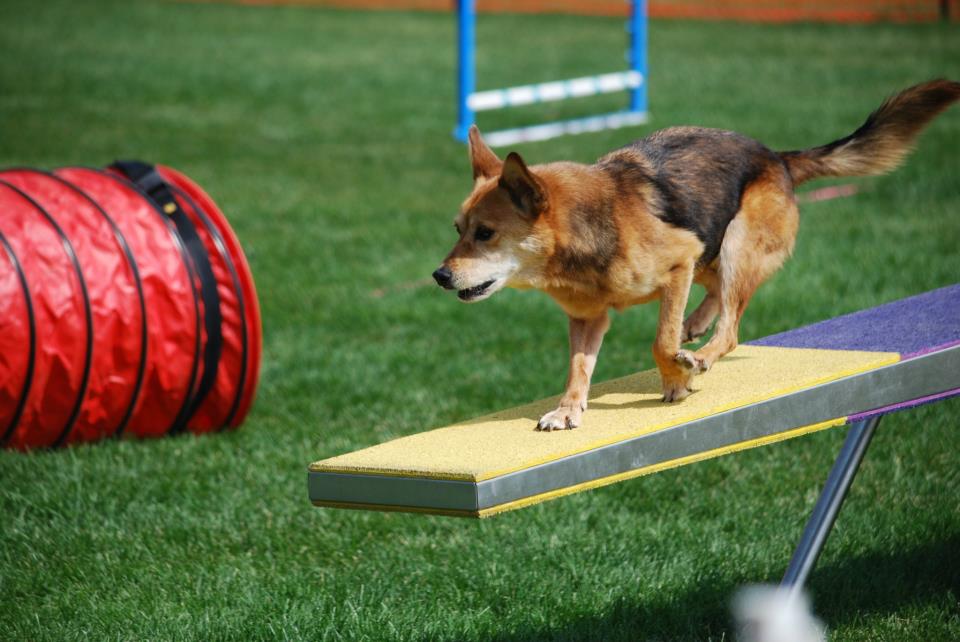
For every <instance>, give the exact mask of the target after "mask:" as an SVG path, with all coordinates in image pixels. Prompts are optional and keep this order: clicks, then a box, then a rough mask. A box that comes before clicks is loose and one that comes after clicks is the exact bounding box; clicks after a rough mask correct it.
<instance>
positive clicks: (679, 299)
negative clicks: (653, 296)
mask: <svg viewBox="0 0 960 642" xmlns="http://www.w3.org/2000/svg"><path fill="white" fill-rule="evenodd" d="M692 283H693V262H692V261H691V262H690V263H687V264H680V265H675V266H674V267H673V268H672V269H671V270H670V273H669V275H668V280H667V283H665V284H664V285H663V286H662V287H661V289H660V320H659V323H658V324H657V337H656V339H654V342H653V360H654V361H655V362H656V364H657V368H658V369H659V370H660V378H661V380H662V383H663V400H664V401H667V402H672V401H680V400H681V399H685V398H686V397H687V396H689V395H690V392H691V390H690V383H691V381H692V380H693V376H694V375H695V374H696V372H691V371H690V370H689V369H688V368H686V367H685V366H684V364H683V362H682V361H681V360H680V355H681V354H682V353H684V352H686V351H685V350H680V339H681V333H682V332H683V310H684V308H685V307H686V306H687V298H688V297H689V296H690V286H691V284H692Z"/></svg>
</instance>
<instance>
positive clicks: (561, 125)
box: [483, 111, 649, 147]
mask: <svg viewBox="0 0 960 642" xmlns="http://www.w3.org/2000/svg"><path fill="white" fill-rule="evenodd" d="M648 120H649V116H648V115H647V113H646V112H636V111H621V112H614V113H612V114H604V115H602V116H590V117H587V118H576V119H574V120H563V121H559V122H555V123H545V124H543V125H531V126H528V127H518V128H516V129H502V130H499V131H494V132H487V133H485V134H484V135H483V138H484V140H485V141H486V142H487V144H488V145H490V146H491V147H505V146H507V145H515V144H517V143H530V142H533V141H539V140H547V139H549V138H556V137H558V136H565V135H567V134H585V133H587V132H599V131H603V130H606V129H618V128H620V127H631V126H633V125H642V124H644V123H646V122H647V121H648Z"/></svg>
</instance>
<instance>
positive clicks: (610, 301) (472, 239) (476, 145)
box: [434, 80, 960, 430]
mask: <svg viewBox="0 0 960 642" xmlns="http://www.w3.org/2000/svg"><path fill="white" fill-rule="evenodd" d="M958 98H960V83H955V82H950V81H945V80H938V81H931V82H929V83H924V84H921V85H917V86H915V87H911V88H909V89H907V90H905V91H903V92H901V93H900V94H898V95H897V96H895V97H893V98H891V99H890V100H888V101H887V102H885V103H884V104H883V105H882V106H881V107H880V108H879V109H878V110H877V111H876V112H874V113H873V114H872V115H871V116H870V118H869V119H868V120H867V122H866V123H864V125H863V126H862V127H861V128H860V129H858V130H857V131H856V132H854V133H853V134H851V135H850V136H848V137H846V138H844V139H840V140H838V141H835V142H834V143H831V144H829V145H825V146H822V147H817V148H813V149H810V150H805V151H798V152H783V153H776V152H772V151H770V150H769V149H767V148H766V147H764V146H762V145H761V144H759V143H757V142H756V141H752V140H750V139H748V138H746V137H743V136H740V135H738V134H734V133H732V132H722V131H718V130H709V129H701V128H693V127H681V128H671V129H667V130H663V131H661V132H657V133H655V134H652V135H651V136H650V137H648V138H646V139H643V140H641V141H637V142H635V143H633V144H632V145H629V146H627V147H625V148H623V149H620V150H617V151H614V152H612V153H610V154H608V155H607V156H605V157H603V158H601V159H600V160H599V161H598V162H597V163H596V164H594V165H582V164H578V163H570V162H558V163H549V164H544V165H535V166H533V167H527V165H526V164H525V163H524V161H523V159H521V158H520V156H519V155H517V154H516V153H511V154H509V155H508V156H507V158H506V160H504V161H501V160H500V159H499V158H498V157H497V156H496V155H495V154H494V152H493V151H492V150H491V149H490V148H489V147H488V146H487V145H486V144H485V143H484V141H483V139H482V137H481V135H480V132H479V130H477V128H476V127H474V128H472V129H471V131H470V158H471V163H472V166H473V177H474V187H473V190H472V192H471V193H470V195H469V196H468V197H467V199H466V200H465V201H464V202H463V204H462V206H461V208H460V214H459V215H458V216H457V217H456V221H455V224H456V227H457V230H458V232H459V234H460V238H459V240H458V242H457V243H456V245H455V246H454V248H453V250H452V251H451V252H450V254H449V255H448V256H447V257H446V259H445V260H444V262H443V264H442V265H441V268H440V269H439V270H438V271H437V272H435V273H434V276H435V278H436V279H437V280H438V282H439V283H440V284H441V285H443V286H444V287H447V288H450V289H456V290H460V298H461V299H464V300H468V301H474V300H480V299H483V298H487V297H488V296H490V295H492V294H493V293H494V292H496V291H497V290H499V289H500V288H502V287H514V288H536V289H539V290H542V291H544V292H546V293H547V294H549V295H550V296H551V297H552V298H553V299H554V300H555V301H556V302H557V303H558V304H559V305H560V307H561V308H562V309H563V310H564V312H566V314H567V316H568V317H569V326H570V370H569V374H568V376H567V384H566V391H565V393H564V395H563V396H562V398H561V401H560V404H559V406H558V407H557V409H556V410H554V411H552V412H550V413H547V414H546V415H544V416H543V417H542V418H541V419H540V422H539V424H538V428H539V429H543V430H554V429H564V428H574V427H576V426H578V425H579V424H580V422H581V417H582V414H583V412H584V411H585V410H586V407H587V393H588V390H589V386H590V379H591V376H592V374H593V369H594V366H595V365H596V362H597V355H598V353H599V351H600V345H601V343H602V341H603V336H604V333H605V332H606V331H607V328H609V325H610V321H609V316H608V314H609V311H610V309H615V310H622V309H624V308H627V307H630V306H632V305H636V304H639V303H646V302H649V301H653V300H654V299H659V300H660V319H659V325H658V329H657V335H656V338H655V339H654V343H653V357H654V360H655V362H656V364H657V367H658V369H659V370H660V374H661V377H662V381H663V399H664V401H667V402H674V401H680V400H682V399H684V398H685V397H687V396H688V395H689V394H690V392H691V384H692V381H693V378H694V376H695V375H697V374H699V373H702V372H705V371H706V370H708V369H709V368H710V367H711V366H712V365H713V364H714V363H715V362H716V361H717V360H718V359H720V358H721V357H723V356H724V355H725V354H727V353H728V352H730V351H731V350H733V348H735V347H736V345H737V334H738V328H739V324H740V318H741V316H742V315H743V312H744V310H745V308H746V307H747V304H748V303H749V301H750V298H751V297H752V296H753V293H754V292H755V291H756V289H757V288H758V287H759V286H760V284H761V283H763V281H765V280H766V279H767V278H768V277H769V276H770V275H772V274H773V273H774V272H776V270H777V269H779V267H780V266H781V265H782V264H783V262H784V261H785V260H786V259H787V257H788V256H789V255H790V253H791V251H792V250H793V244H794V240H795V239H796V235H797V228H798V225H799V212H798V209H797V203H796V198H795V196H794V188H795V187H796V186H797V185H799V184H800V183H802V182H804V181H807V180H810V179H813V178H817V177H820V176H840V175H868V174H877V173H881V172H884V171H888V170H890V169H892V168H893V167H895V166H896V165H897V163H899V162H900V160H901V159H902V158H903V157H904V155H905V154H906V153H907V151H908V150H909V148H910V145H911V144H912V142H913V140H914V138H915V137H916V135H917V134H918V133H919V131H920V130H921V129H922V127H923V126H924V125H925V124H926V123H927V122H929V120H930V119H932V118H933V117H934V116H935V115H936V114H937V113H939V112H940V111H942V110H943V109H946V107H948V106H949V105H950V104H951V103H952V102H953V101H955V100H957V99H958ZM488 237H489V238H488ZM692 283H699V284H701V285H702V286H703V287H704V288H705V289H706V296H705V298H704V300H703V302H702V303H701V304H700V306H699V307H698V308H697V309H696V310H695V311H694V312H693V313H692V314H691V315H690V317H689V318H687V319H686V320H684V319H683V312H684V309H685V307H686V304H687V297H688V295H689V291H690V287H691V284H692ZM715 319H716V320H717V324H716V330H715V331H714V334H713V336H712V337H711V339H710V340H709V341H708V342H707V343H706V344H705V345H704V346H703V347H701V348H700V349H699V350H697V351H695V352H691V351H689V350H684V349H682V348H681V344H682V343H685V342H689V341H692V340H695V339H697V338H699V337H702V336H704V335H705V334H706V333H707V331H708V330H709V328H710V326H711V325H712V324H713V322H714V320H715Z"/></svg>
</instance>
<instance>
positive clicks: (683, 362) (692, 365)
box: [673, 350, 709, 374]
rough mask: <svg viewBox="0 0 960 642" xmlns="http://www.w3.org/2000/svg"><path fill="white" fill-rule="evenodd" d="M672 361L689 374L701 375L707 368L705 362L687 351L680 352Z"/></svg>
mask: <svg viewBox="0 0 960 642" xmlns="http://www.w3.org/2000/svg"><path fill="white" fill-rule="evenodd" d="M673 360H674V361H676V362H677V364H678V365H679V366H680V367H681V368H683V369H684V370H686V371H687V372H689V373H690V374H702V373H704V372H706V371H707V369H708V368H709V366H708V365H707V362H706V361H704V360H703V359H701V358H700V357H698V356H697V355H696V354H694V353H693V352H690V351H689V350H681V351H680V352H678V353H677V355H676V356H675V357H674V358H673Z"/></svg>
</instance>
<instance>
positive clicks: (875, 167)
mask: <svg viewBox="0 0 960 642" xmlns="http://www.w3.org/2000/svg"><path fill="white" fill-rule="evenodd" d="M958 99H960V83H958V82H954V81H952V80H945V79H938V80H931V81H929V82H925V83H920V84H919V85H914V86H913V87H910V88H908V89H904V90H903V91H901V92H900V93H899V94H897V95H895V96H891V97H890V98H888V99H887V100H886V101H884V103H883V104H882V105H880V107H879V108H878V109H877V110H876V111H875V112H873V113H872V114H870V116H869V117H868V118H867V121H866V122H865V123H863V125H861V126H860V128H859V129H858V130H857V131H855V132H853V133H852V134H850V135H849V136H846V137H844V138H841V139H840V140H835V141H833V142H832V143H829V144H827V145H822V146H820V147H814V148H812V149H805V150H802V151H792V152H781V153H780V157H781V158H783V160H784V162H785V163H786V164H787V168H788V169H789V170H790V175H791V176H792V177H793V182H794V185H799V184H801V183H805V182H806V181H809V180H812V179H814V178H822V177H827V176H872V175H875V174H883V173H884V172H889V171H890V170H892V169H894V168H895V167H897V165H899V164H900V161H902V160H903V158H904V156H906V155H907V153H908V152H909V151H910V149H911V148H912V147H913V142H914V140H915V139H916V137H917V134H919V133H920V131H921V130H922V129H923V128H924V127H925V126H926V125H927V123H929V122H930V121H931V120H933V118H934V117H935V116H936V115H937V114H939V113H940V112H942V111H943V110H944V109H946V108H947V107H949V106H950V105H951V104H952V103H953V102H954V101H956V100H958Z"/></svg>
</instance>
